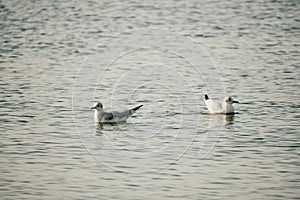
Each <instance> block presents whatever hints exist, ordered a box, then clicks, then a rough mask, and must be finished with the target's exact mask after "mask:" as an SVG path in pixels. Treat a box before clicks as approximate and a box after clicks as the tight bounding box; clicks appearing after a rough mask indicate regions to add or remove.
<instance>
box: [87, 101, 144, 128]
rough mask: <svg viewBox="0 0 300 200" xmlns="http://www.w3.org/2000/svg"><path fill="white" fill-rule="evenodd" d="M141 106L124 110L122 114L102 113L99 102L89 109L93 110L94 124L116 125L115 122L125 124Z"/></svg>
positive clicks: (114, 112)
mask: <svg viewBox="0 0 300 200" xmlns="http://www.w3.org/2000/svg"><path fill="white" fill-rule="evenodd" d="M142 106H143V105H139V106H137V107H135V108H132V109H129V110H125V111H122V112H117V111H113V112H105V111H103V105H102V103H101V102H96V103H95V104H94V106H93V107H91V109H92V110H95V112H94V120H95V122H101V123H116V122H125V121H126V120H127V119H128V118H129V117H130V116H131V115H133V114H134V113H135V111H137V110H138V109H139V108H140V107H142Z"/></svg>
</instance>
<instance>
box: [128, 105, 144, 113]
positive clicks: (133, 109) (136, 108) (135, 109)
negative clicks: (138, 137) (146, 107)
mask: <svg viewBox="0 0 300 200" xmlns="http://www.w3.org/2000/svg"><path fill="white" fill-rule="evenodd" d="M142 106H143V105H139V106H137V107H135V108H132V109H130V110H132V111H133V112H135V111H137V110H138V109H140V108H141V107H142Z"/></svg>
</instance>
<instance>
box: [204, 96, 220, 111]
mask: <svg viewBox="0 0 300 200" xmlns="http://www.w3.org/2000/svg"><path fill="white" fill-rule="evenodd" d="M205 105H206V107H207V109H208V111H209V112H210V113H222V112H223V108H222V104H221V103H218V102H215V101H213V100H211V99H208V100H205Z"/></svg>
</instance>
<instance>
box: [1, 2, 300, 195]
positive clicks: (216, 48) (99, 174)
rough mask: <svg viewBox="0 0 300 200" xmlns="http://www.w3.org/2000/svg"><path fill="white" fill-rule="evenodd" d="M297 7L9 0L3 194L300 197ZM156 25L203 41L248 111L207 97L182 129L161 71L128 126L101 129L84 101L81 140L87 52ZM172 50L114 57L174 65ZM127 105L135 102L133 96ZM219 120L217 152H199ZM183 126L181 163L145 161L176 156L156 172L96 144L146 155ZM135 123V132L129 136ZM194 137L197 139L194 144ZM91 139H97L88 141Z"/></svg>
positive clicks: (4, 37)
mask: <svg viewBox="0 0 300 200" xmlns="http://www.w3.org/2000/svg"><path fill="white" fill-rule="evenodd" d="M299 8H300V5H299V1H292V0H291V1H255V2H250V1H234V0H231V1H226V2H222V1H220V2H219V1H201V2H200V1H199V2H198V1H188V2H181V1H154V2H138V1H125V2H118V1H106V2H105V1H101V2H100V1H87V2H82V1H71V2H69V1H37V2H34V1H33V2H29V1H1V4H0V13H1V15H0V17H1V32H0V33H1V37H0V40H1V51H0V55H1V57H0V62H1V63H0V71H1V76H0V77H1V86H0V87H1V100H0V108H1V114H0V122H1V126H0V133H1V145H0V147H1V157H0V159H1V165H0V172H1V178H0V179H1V182H0V183H1V188H0V191H1V193H0V195H1V199H21V198H22V199H41V198H42V199H58V198H64V199H87V198H93V199H112V198H115V199H146V198H147V199H171V198H177V199H293V198H294V199H296V198H298V197H299V192H298V191H299V189H300V188H299V186H300V184H299V75H300V71H299V64H300V62H299V23H300V20H299V14H298V12H297V11H298V10H299ZM147 27H158V28H164V29H168V30H171V31H174V32H180V33H182V34H184V35H185V36H187V37H190V38H191V39H193V40H194V41H195V42H196V43H199V44H201V45H202V46H204V47H205V48H206V49H207V51H208V52H209V54H210V56H211V57H212V58H213V60H214V62H215V63H216V64H217V66H218V67H219V69H220V71H221V73H222V78H223V83H224V87H225V90H226V92H227V93H228V94H231V95H234V96H236V98H237V99H238V100H239V101H241V102H242V104H240V105H239V106H238V112H239V114H238V115H236V116H235V117H234V119H230V120H229V121H228V119H227V120H226V119H225V118H224V117H223V116H213V117H212V116H209V115H206V114H205V112H206V110H205V108H204V106H203V102H202V101H201V100H199V106H198V107H197V109H194V110H187V111H186V112H185V114H186V115H185V114H182V116H183V117H186V116H188V118H185V119H187V120H186V121H187V123H184V124H181V126H178V123H177V122H179V121H180V119H181V118H180V116H179V115H178V113H180V112H178V111H177V110H176V105H177V103H178V102H176V101H175V100H174V98H172V96H170V95H165V96H164V98H162V96H163V95H164V94H166V93H167V91H166V92H164V91H163V90H161V88H160V90H159V91H158V90H157V92H154V91H155V89H156V88H155V87H159V86H161V85H164V84H165V85H168V84H170V85H172V82H168V79H162V80H160V81H159V80H156V81H157V83H159V84H160V85H151V87H153V88H152V89H151V87H148V88H146V89H148V90H146V93H143V92H140V93H137V96H135V98H134V101H133V102H131V104H132V105H134V104H138V103H143V104H145V105H144V106H145V107H144V110H141V111H140V112H139V113H137V115H136V116H135V117H134V118H132V119H131V120H129V122H128V123H127V124H121V125H119V126H109V125H108V126H104V127H103V130H101V129H100V128H99V127H95V125H94V124H93V123H92V122H90V123H88V122H89V121H91V117H92V113H91V112H90V111H89V110H88V108H89V107H90V106H91V104H92V101H93V98H92V97H89V96H87V97H86V98H87V99H89V101H88V102H87V103H86V108H85V107H83V108H77V109H78V112H76V113H75V115H76V116H77V117H78V116H79V117H80V116H82V118H80V120H83V121H84V122H85V123H86V124H87V126H86V129H85V131H86V136H87V137H86V138H82V137H81V138H80V137H78V134H77V131H76V128H77V127H76V126H75V124H74V119H73V112H72V92H73V85H74V82H75V80H76V74H77V71H78V69H79V67H80V66H81V65H82V63H83V61H84V59H85V58H86V56H87V55H89V53H90V52H92V51H93V48H94V47H95V46H96V45H97V44H99V43H100V42H102V41H103V40H105V39H109V38H112V37H115V36H116V35H118V34H120V33H121V32H124V31H128V30H132V29H137V28H147ZM137 39H139V38H137ZM104 49H105V47H104ZM141 53H143V52H141ZM152 53H153V52H152ZM163 57H164V56H160V54H159V53H157V54H152V55H151V54H150V55H149V54H147V52H146V53H145V54H142V55H139V54H137V55H136V56H135V54H131V55H130V56H129V57H127V60H126V59H125V61H124V60H122V59H121V60H119V63H115V64H116V65H118V64H119V65H122V64H124V63H122V62H123V61H124V62H128V63H134V61H135V60H136V59H140V60H142V59H141V58H145V59H146V58H149V59H151V58H152V59H153V60H155V59H156V60H158V61H157V62H158V63H159V62H164V61H163V60H160V59H163ZM168 60H169V61H170V60H171V61H172V65H174V66H175V68H176V69H180V66H184V65H185V63H181V60H179V59H168ZM146 63H147V62H145V63H143V64H146ZM135 64H136V65H137V66H138V65H139V63H135ZM147 74H152V75H153V76H151V77H157V76H156V75H158V74H159V73H157V74H155V71H147V70H144V71H143V72H141V75H142V76H141V77H146V80H147V78H151V77H150V76H149V77H147ZM191 77H192V78H193V76H191ZM211 78H213V77H211ZM171 81H172V80H171ZM105 83H107V84H108V85H109V84H110V82H109V81H108V82H105ZM105 83H103V84H105ZM128 84H130V82H128ZM202 84H203V81H202V80H199V85H195V87H196V88H198V89H197V90H196V91H195V92H197V93H199V97H201V95H202V94H201V93H202V92H205V91H206V90H205V89H204V86H203V85H202ZM129 86H130V85H125V86H124V88H125V89H124V90H122V88H121V90H120V91H121V92H118V94H120V96H117V97H116V98H119V99H118V102H122V98H123V100H124V99H126V98H127V97H126V94H128V93H127V92H128V91H127V90H126V88H130V87H129ZM149 88H150V89H149ZM91 89H93V90H95V85H93V84H91V85H90V87H89V88H80V87H79V91H82V96H85V95H86V94H88V91H89V90H91ZM128 90H129V89H128ZM85 91H86V93H84V92H85ZM122 91H123V92H122ZM188 93H189V91H185V90H183V91H181V93H180V94H179V95H185V94H188ZM95 94H96V97H97V98H99V97H101V98H102V101H104V102H103V103H104V104H105V105H107V107H108V108H109V107H111V106H110V105H109V100H106V99H105V98H104V97H105V96H109V94H110V93H109V91H108V90H105V89H101V88H97V89H96V92H95ZM103 96H104V97H103ZM183 98H184V96H183ZM141 99H142V100H141ZM186 99H189V98H188V96H187V98H186ZM136 100H140V101H141V102H136ZM168 100H170V101H168ZM172 100H174V102H172ZM187 103H192V102H190V101H188V102H187ZM122 106H123V107H126V106H127V99H126V104H125V103H124V104H123V105H122ZM157 106H160V107H161V108H163V110H162V109H157ZM166 110H167V111H169V112H170V113H171V114H170V113H169V115H166V117H165V118H164V119H165V120H167V123H166V124H167V125H166V126H165V127H164V129H163V130H164V131H163V132H158V131H157V130H156V128H157V127H160V126H162V124H163V123H162V122H161V120H158V119H157V118H158V117H161V116H162V115H163V114H166ZM177 112H178V113H177ZM148 114H149V115H151V118H149V117H148ZM155 114H156V115H157V117H155ZM167 114H168V113H167ZM197 115H198V116H200V117H199V120H200V124H199V129H198V131H197V132H196V133H195V134H194V132H193V131H194V129H193V127H194V126H193V124H190V123H192V122H193V120H194V118H193V117H191V116H197ZM189 119H190V120H189ZM150 120H153V121H150ZM197 120H198V118H197ZM75 122H76V120H75ZM212 122H213V123H215V124H227V125H225V126H224V127H223V131H222V132H221V135H220V137H219V138H218V143H217V145H216V146H215V148H214V149H213V151H212V152H211V153H210V154H209V155H208V156H207V157H206V158H205V159H199V149H201V144H202V142H203V140H204V139H205V132H206V130H207V126H208V124H210V123H212ZM168 125H169V126H168ZM178 129H180V130H185V131H186V135H187V137H188V138H187V140H186V138H185V137H184V134H181V135H183V137H182V138H181V137H178V138H179V139H182V141H184V142H183V143H180V140H179V141H177V142H178V143H176V144H178V145H176V147H177V149H176V150H181V149H184V150H186V151H184V153H183V155H182V156H181V157H180V158H179V159H178V160H175V161H174V160H172V159H174V157H172V154H171V153H172V152H168V151H165V153H164V152H163V153H162V154H159V153H158V154H157V156H156V157H155V154H154V157H153V158H152V159H153V162H151V163H146V164H145V163H144V162H136V165H137V166H141V167H145V168H147V167H149V166H150V168H151V165H153V166H157V163H161V162H164V161H166V160H165V159H170V162H171V163H172V165H168V166H166V167H165V168H162V169H159V170H156V171H154V172H144V173H131V172H130V173H127V172H126V171H130V170H128V168H124V167H128V166H125V165H118V164H119V163H118V162H115V163H113V162H114V161H116V160H118V161H119V162H120V163H121V164H122V163H123V164H124V163H125V164H128V163H126V162H125V161H126V159H127V157H126V156H124V155H123V154H121V153H120V154H118V152H117V151H112V150H113V149H110V148H106V146H105V145H103V146H101V145H98V146H97V145H96V146H93V145H94V144H97V143H98V142H99V144H102V143H101V142H103V141H105V140H107V138H108V139H109V141H114V145H115V146H114V147H117V148H119V149H120V152H124V151H127V152H135V151H141V152H144V153H145V155H146V154H147V153H149V152H153V151H155V149H157V148H160V145H163V144H165V143H168V142H169V143H172V139H174V137H176V133H177V132H176V131H174V130H178ZM128 130H129V132H130V131H131V132H130V133H134V134H135V135H133V136H132V135H131V137H128V135H129V134H124V133H123V132H124V131H125V132H126V131H128ZM153 130H154V131H153ZM154 133H160V134H154ZM189 134H191V135H189ZM129 136H130V135H129ZM190 136H195V138H190ZM84 139H87V140H84ZM190 139H192V141H193V142H192V143H188V144H190V146H188V147H189V148H188V149H185V148H186V147H187V144H186V143H185V142H186V141H190ZM82 141H85V142H86V141H92V142H93V143H91V147H87V146H84V145H83V144H82ZM170 141H171V142H170ZM180 145H182V148H181V146H180ZM99 146H100V147H103V151H101V152H102V153H103V152H106V153H114V154H112V155H113V156H111V157H110V156H107V155H104V157H102V158H104V159H108V160H104V161H105V162H101V161H98V160H97V159H95V155H94V156H91V155H90V152H91V151H88V150H90V149H93V148H94V147H95V148H98V147H99ZM89 148H90V149H89ZM116 152H117V153H116ZM160 152H162V151H160ZM180 153H181V152H180ZM125 155H126V154H125ZM147 155H148V154H147ZM180 155H181V154H180ZM102 156H103V155H102ZM114 156H116V157H114ZM121 156H123V157H122V159H121V158H120V157H121ZM100 157H101V155H100ZM96 158H97V156H96ZM98 158H99V157H98ZM115 158H116V160H115ZM137 160H139V159H136V158H135V159H134V161H137ZM131 164H132V163H131ZM133 164H135V163H133ZM143 164H145V166H143ZM112 165H113V167H115V168H111V166H112ZM133 166H134V165H133ZM115 169H117V170H115Z"/></svg>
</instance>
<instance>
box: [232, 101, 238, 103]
mask: <svg viewBox="0 0 300 200" xmlns="http://www.w3.org/2000/svg"><path fill="white" fill-rule="evenodd" d="M232 103H240V102H238V101H233V102H232Z"/></svg>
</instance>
